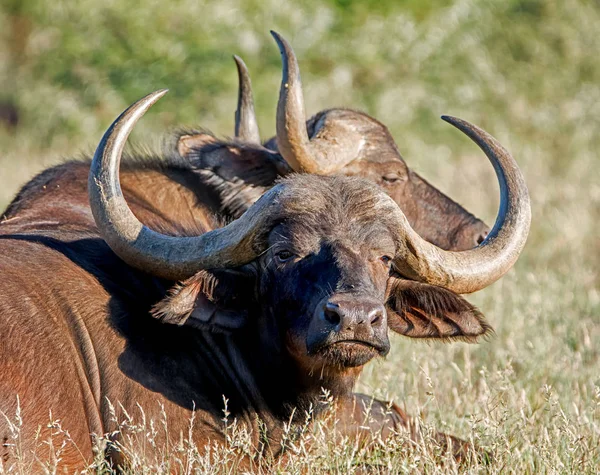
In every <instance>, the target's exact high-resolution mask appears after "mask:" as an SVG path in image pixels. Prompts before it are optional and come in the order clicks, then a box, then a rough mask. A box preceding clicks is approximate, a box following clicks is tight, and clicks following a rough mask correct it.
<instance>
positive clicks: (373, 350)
mask: <svg viewBox="0 0 600 475" xmlns="http://www.w3.org/2000/svg"><path fill="white" fill-rule="evenodd" d="M389 349H390V348H389V344H387V345H386V344H382V343H379V342H372V341H364V340H353V339H350V340H340V341H335V342H332V343H328V344H325V345H322V346H321V347H320V348H318V349H316V351H313V352H312V353H314V354H317V355H319V356H320V357H321V358H323V359H325V360H326V361H328V362H330V363H331V364H332V365H339V366H343V367H356V366H363V365H364V364H366V363H368V362H369V361H371V360H372V359H373V358H375V357H377V356H385V355H386V354H387V353H388V351H389Z"/></svg>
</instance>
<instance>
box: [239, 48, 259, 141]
mask: <svg viewBox="0 0 600 475" xmlns="http://www.w3.org/2000/svg"><path fill="white" fill-rule="evenodd" d="M233 60H234V61H235V65H236V66H237V71H238V81H239V85H238V101H237V109H236V110H235V136H236V137H237V138H240V139H242V140H245V141H247V142H250V143H258V144H260V132H259V131H258V123H257V122H256V114H255V112H254V99H253V98H252V82H251V81H250V74H249V73H248V68H247V67H246V63H244V61H242V58H240V57H239V56H236V55H233Z"/></svg>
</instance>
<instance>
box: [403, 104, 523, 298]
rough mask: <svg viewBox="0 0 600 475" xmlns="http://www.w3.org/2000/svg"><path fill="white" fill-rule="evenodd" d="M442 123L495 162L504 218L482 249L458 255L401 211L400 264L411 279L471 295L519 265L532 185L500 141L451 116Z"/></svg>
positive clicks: (461, 252)
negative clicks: (403, 239) (431, 238)
mask: <svg viewBox="0 0 600 475" xmlns="http://www.w3.org/2000/svg"><path fill="white" fill-rule="evenodd" d="M442 119H443V120H445V121H446V122H449V123H450V124H452V125H453V126H454V127H456V128H458V129H459V130H461V131H462V132H463V133H465V134H466V135H467V136H468V137H469V138H470V139H471V140H473V141H474V142H475V143H476V144H477V145H478V146H479V147H480V148H481V149H482V150H483V152H484V153H485V154H486V156H487V157H488V159H489V160H490V162H492V165H493V166H494V169H495V171H496V176H497V177H498V182H499V184H500V209H499V211H498V217H497V219H496V223H495V224H494V228H493V229H492V230H491V232H490V234H489V235H488V236H487V238H486V239H485V240H484V241H483V242H482V243H481V244H480V245H479V246H477V247H476V248H474V249H470V250H468V251H460V252H452V251H445V250H443V249H440V248H439V247H437V246H435V245H433V244H430V243H429V242H427V241H425V240H424V239H423V238H421V237H420V236H419V235H418V234H417V233H416V232H415V231H414V230H413V229H412V228H411V227H410V225H409V224H408V221H407V220H406V217H404V215H403V214H402V212H400V209H399V208H398V211H399V212H398V213H397V218H398V219H399V220H400V221H401V222H402V223H401V227H402V228H405V229H406V242H405V243H404V245H403V246H401V248H400V251H399V253H398V254H397V255H396V259H395V260H394V264H395V267H396V268H397V269H398V271H399V272H400V273H401V274H403V275H405V276H406V277H409V278H411V279H414V280H418V281H421V282H427V283H430V284H435V285H439V286H442V287H445V288H447V289H450V290H452V291H454V292H456V293H459V294H465V293H471V292H476V291H477V290H480V289H483V288H484V287H487V286H488V285H490V284H492V283H493V282H495V281H496V280H498V279H499V278H500V277H502V276H503V275H504V274H505V273H506V272H507V271H508V270H509V269H510V268H511V267H512V266H513V264H514V263H515V262H516V260H517V258H518V257H519V254H520V253H521V251H522V250H523V246H524V245H525V241H526V240H527V234H528V233H529V226H530V224H531V207H530V204H529V193H528V191H527V185H526V184H525V179H524V178H523V175H522V173H521V171H520V170H519V167H518V165H517V163H516V162H515V160H514V159H513V158H512V156H511V155H510V154H509V153H508V152H507V151H506V150H505V149H504V147H502V145H500V143H499V142H498V141H497V140H496V139H494V138H493V137H492V136H491V135H489V134H488V133H487V132H485V131H484V130H482V129H480V128H479V127H477V126H475V125H472V124H470V123H468V122H467V121H464V120H461V119H457V118H455V117H447V116H442Z"/></svg>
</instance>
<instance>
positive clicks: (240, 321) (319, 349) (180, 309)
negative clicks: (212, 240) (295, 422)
mask: <svg viewBox="0 0 600 475" xmlns="http://www.w3.org/2000/svg"><path fill="white" fill-rule="evenodd" d="M286 185H287V188H286V190H287V192H286V194H285V196H282V198H281V200H280V201H281V203H280V211H279V212H278V213H277V215H274V216H273V224H272V226H271V228H270V229H269V232H268V234H267V235H266V236H265V242H264V245H263V246H264V252H263V253H262V254H261V255H260V257H259V258H258V259H257V260H256V261H254V262H252V263H250V264H249V265H247V266H244V268H242V269H230V270H227V269H223V270H215V271H211V272H206V271H202V272H200V273H198V274H197V275H196V276H194V277H192V278H190V279H189V280H188V281H186V282H184V283H183V285H181V286H178V287H177V288H175V289H174V290H173V292H172V294H171V295H170V296H169V297H167V298H166V299H165V300H163V301H162V302H160V303H159V304H158V305H157V306H156V308H155V310H154V315H155V316H157V317H159V318H161V319H162V320H163V321H165V322H169V323H177V324H183V323H186V324H191V325H193V326H198V327H201V328H208V329H211V330H215V329H218V330H220V331H227V332H235V331H237V330H238V329H240V328H242V327H246V329H245V330H244V333H243V335H244V338H251V339H255V340H256V341H257V345H256V346H255V348H256V349H255V351H260V352H264V353H265V354H267V358H266V359H267V360H268V359H269V358H271V359H273V358H276V359H277V358H282V359H286V358H287V359H289V360H291V361H293V365H294V366H295V368H296V369H295V372H296V373H298V374H303V375H305V376H307V378H308V384H309V385H310V384H313V383H312V382H311V381H313V379H312V378H310V376H311V375H313V376H315V375H316V376H317V381H320V380H321V379H322V378H323V377H326V378H327V379H328V380H329V381H333V383H332V384H333V386H335V385H336V384H337V383H336V382H335V381H336V380H337V379H336V378H338V379H339V378H342V379H344V381H348V382H349V384H343V387H344V388H351V386H352V384H353V381H354V380H355V379H356V377H357V376H358V374H359V372H360V368H361V367H362V366H363V365H364V364H366V363H367V362H368V361H370V360H371V359H373V358H374V357H376V356H378V355H381V356H384V355H386V354H387V353H388V351H389V349H390V344H389V340H388V328H390V329H392V330H394V331H395V332H397V333H400V334H403V335H406V336H409V337H412V338H441V339H452V338H459V339H463V340H469V341H473V340H475V339H476V337H477V336H479V335H482V334H485V333H486V332H488V331H489V330H490V328H489V326H488V325H487V324H486V323H485V321H484V320H483V316H482V315H481V314H480V313H479V312H478V311H477V309H475V308H474V307H473V306H472V305H470V304H469V303H468V302H466V301H465V300H464V299H462V297H460V296H458V295H456V294H453V293H452V292H450V291H448V290H445V289H443V288H440V287H435V286H431V285H427V284H421V283H417V282H412V281H408V280H404V279H401V278H399V277H397V276H394V275H393V272H392V271H391V269H390V262H391V259H392V257H393V256H394V255H395V252H396V242H398V239H400V237H399V236H398V235H397V231H396V230H395V229H394V228H393V223H392V221H391V220H390V219H389V217H388V215H389V213H388V214H386V213H385V210H386V209H387V210H389V208H386V207H385V205H384V202H387V203H388V204H389V199H387V198H386V197H385V195H384V194H383V193H382V192H381V190H380V189H379V188H377V186H376V185H373V184H370V183H368V182H366V181H364V180H358V179H352V178H346V177H316V176H310V175H296V176H294V177H292V178H291V179H289V180H286ZM382 197H383V198H385V199H383V198H382ZM249 329H254V330H250V331H249ZM263 359H265V358H264V357H263ZM346 376H349V379H347V378H345V377H346ZM318 384H321V383H318ZM305 386H306V384H305ZM317 389H318V388H317ZM344 390H346V389H344Z"/></svg>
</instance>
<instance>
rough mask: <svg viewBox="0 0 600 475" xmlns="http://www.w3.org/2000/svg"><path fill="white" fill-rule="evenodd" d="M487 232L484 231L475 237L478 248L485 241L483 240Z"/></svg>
mask: <svg viewBox="0 0 600 475" xmlns="http://www.w3.org/2000/svg"><path fill="white" fill-rule="evenodd" d="M487 235H488V232H487V231H484V232H482V233H481V234H480V235H479V236H477V240H476V241H477V245H478V246H479V245H480V244H481V243H482V242H483V241H485V238H486V237H487Z"/></svg>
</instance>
